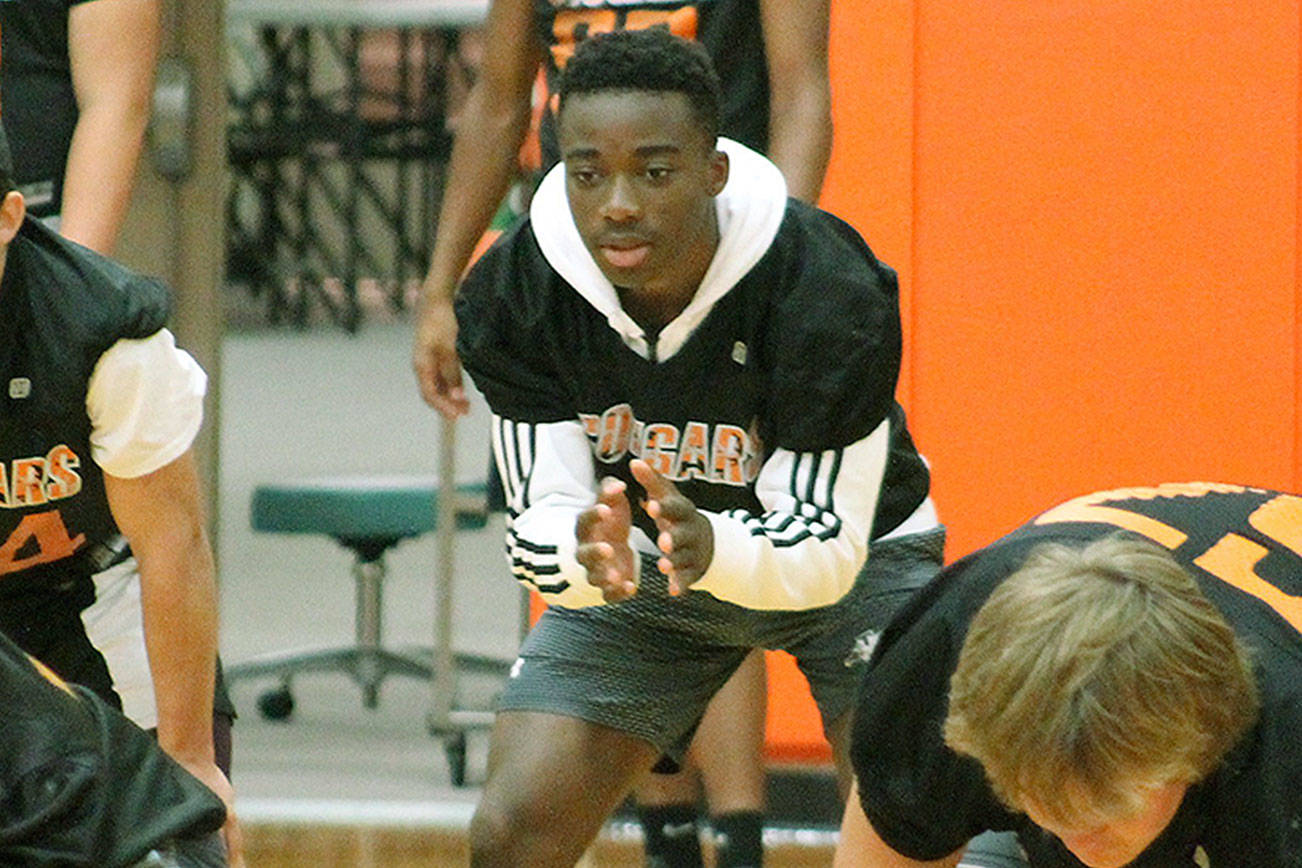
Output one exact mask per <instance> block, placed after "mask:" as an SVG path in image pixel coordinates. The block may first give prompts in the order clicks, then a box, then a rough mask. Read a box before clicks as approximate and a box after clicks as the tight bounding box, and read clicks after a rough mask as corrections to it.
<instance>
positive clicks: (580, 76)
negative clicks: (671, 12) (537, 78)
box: [557, 27, 720, 142]
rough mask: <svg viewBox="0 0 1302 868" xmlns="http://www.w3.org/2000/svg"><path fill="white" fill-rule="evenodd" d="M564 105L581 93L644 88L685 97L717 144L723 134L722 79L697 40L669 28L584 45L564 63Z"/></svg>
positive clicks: (604, 36)
mask: <svg viewBox="0 0 1302 868" xmlns="http://www.w3.org/2000/svg"><path fill="white" fill-rule="evenodd" d="M559 90H560V106H559V108H558V110H557V114H558V115H559V114H560V112H562V111H564V109H565V100H566V99H567V98H569V97H571V96H575V95H576V94H582V93H595V92H597V91H604V90H625V91H630V90H644V91H655V92H668V93H681V94H683V95H684V96H686V97H687V100H688V102H690V103H691V106H692V115H693V116H694V117H695V118H696V121H697V123H698V124H699V125H700V126H701V129H702V130H703V131H704V132H705V133H706V134H707V135H708V136H709V138H710V141H711V142H713V141H714V140H715V139H716V138H717V137H718V135H719V93H720V86H719V75H718V73H717V72H715V70H714V64H713V63H711V62H710V55H709V54H707V53H706V51H705V48H704V47H702V46H701V44H700V43H698V42H692V41H690V40H687V39H680V38H679V37H677V36H674V35H673V34H672V33H670V32H669V30H668V28H665V27H648V28H646V29H643V30H616V31H613V32H611V33H599V34H596V35H593V36H591V37H589V38H587V39H585V40H583V41H582V42H581V43H579V47H578V49H577V50H576V51H575V52H574V56H573V57H571V58H570V60H569V62H568V63H567V64H566V65H565V71H564V73H562V75H561V82H560V88H559Z"/></svg>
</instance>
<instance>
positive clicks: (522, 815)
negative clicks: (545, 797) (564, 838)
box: [470, 791, 544, 868]
mask: <svg viewBox="0 0 1302 868" xmlns="http://www.w3.org/2000/svg"><path fill="white" fill-rule="evenodd" d="M538 813H539V812H538V811H536V810H530V806H528V805H524V804H521V803H520V802H519V801H518V800H512V799H499V798H494V797H493V796H492V795H491V794H490V793H489V792H487V791H486V792H485V794H484V797H483V798H482V799H481V800H480V802H479V806H478V807H477V808H476V809H475V814H474V817H472V818H471V820H470V855H471V864H472V865H473V866H475V868H493V866H498V865H525V864H528V860H527V859H526V858H524V857H525V855H526V854H528V853H530V852H533V851H535V849H536V848H537V847H538V846H539V838H540V836H541V834H542V833H543V831H544V829H543V828H542V827H541V826H540V825H539V820H540V817H539V816H536V815H537V814H538Z"/></svg>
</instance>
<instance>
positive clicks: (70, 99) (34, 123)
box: [0, 0, 87, 217]
mask: <svg viewBox="0 0 1302 868" xmlns="http://www.w3.org/2000/svg"><path fill="white" fill-rule="evenodd" d="M84 2H87V0H7V2H0V118H3V121H4V125H5V131H6V133H8V135H9V143H10V146H11V147H12V148H13V158H14V179H15V181H16V182H17V185H18V188H19V190H21V191H22V193H23V197H24V198H25V199H26V200H27V210H28V213H29V214H32V215H34V216H36V217H43V216H45V215H47V214H56V213H58V211H59V206H60V202H61V201H62V197H63V173H64V169H65V167H66V166H67V163H68V148H69V146H70V145H71V144H72V131H73V129H74V128H75V127H76V126H77V115H78V113H77V97H76V94H75V93H74V92H73V88H72V69H71V65H70V62H69V59H68V13H69V10H70V9H71V8H72V7H73V6H76V5H78V4H80V3H84Z"/></svg>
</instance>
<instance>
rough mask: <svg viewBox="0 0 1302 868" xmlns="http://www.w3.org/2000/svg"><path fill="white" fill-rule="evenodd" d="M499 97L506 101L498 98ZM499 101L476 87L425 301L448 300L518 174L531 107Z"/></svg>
mask: <svg viewBox="0 0 1302 868" xmlns="http://www.w3.org/2000/svg"><path fill="white" fill-rule="evenodd" d="M496 99H500V97H497V98H496ZM494 101H495V97H494V95H493V93H491V92H489V91H488V90H487V89H482V88H479V87H476V89H475V90H473V91H472V92H471V95H470V97H469V99H468V100H467V103H466V108H465V110H464V111H463V112H462V116H461V123H460V126H459V127H458V129H457V134H456V138H455V140H454V143H453V146H452V158H451V160H450V161H449V165H448V179H447V186H446V188H445V190H444V194H443V204H442V206H441V208H440V209H439V222H438V232H437V234H436V236H435V241H434V253H433V255H432V256H431V257H430V267H429V271H428V272H427V274H426V276H425V281H424V284H423V285H422V287H421V300H422V302H423V303H428V302H431V301H448V300H451V298H452V296H453V295H454V294H455V293H456V289H457V284H458V283H459V282H460V280H461V274H462V272H463V271H465V268H466V265H467V264H469V262H470V256H471V254H472V253H473V252H474V249H475V245H476V244H477V243H478V242H479V239H480V237H481V236H482V235H483V234H484V231H485V230H486V229H488V226H489V224H490V223H491V222H492V219H493V215H494V214H495V213H496V212H497V208H498V206H499V205H500V204H501V202H502V198H503V197H504V196H505V195H506V192H507V190H508V189H509V187H510V184H511V179H512V178H513V177H514V176H515V168H516V156H517V154H518V152H519V149H520V143H521V142H522V141H523V139H524V135H525V132H526V130H527V129H528V125H529V106H528V103H527V102H523V101H521V104H520V105H519V106H511V107H495V106H494V105H493V103H494Z"/></svg>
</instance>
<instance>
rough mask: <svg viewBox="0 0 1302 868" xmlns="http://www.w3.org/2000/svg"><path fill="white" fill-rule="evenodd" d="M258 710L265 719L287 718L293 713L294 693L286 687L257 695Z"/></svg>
mask: <svg viewBox="0 0 1302 868" xmlns="http://www.w3.org/2000/svg"><path fill="white" fill-rule="evenodd" d="M258 711H260V712H261V713H262V716H263V717H264V718H266V719H267V720H287V719H289V716H290V715H291V714H293V713H294V694H292V693H290V692H289V688H288V687H277V688H276V689H275V690H268V691H267V692H266V693H264V694H262V695H261V696H259V697H258Z"/></svg>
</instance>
